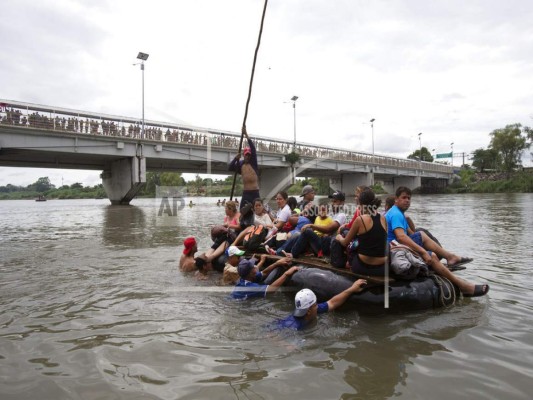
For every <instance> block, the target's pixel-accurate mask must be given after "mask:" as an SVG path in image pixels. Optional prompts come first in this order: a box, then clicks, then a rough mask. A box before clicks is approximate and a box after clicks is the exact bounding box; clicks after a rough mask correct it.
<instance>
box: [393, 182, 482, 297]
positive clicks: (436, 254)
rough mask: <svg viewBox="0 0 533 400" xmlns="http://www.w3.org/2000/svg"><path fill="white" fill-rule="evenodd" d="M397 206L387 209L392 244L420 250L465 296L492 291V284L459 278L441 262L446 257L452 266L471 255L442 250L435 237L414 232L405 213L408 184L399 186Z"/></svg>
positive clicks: (426, 260) (438, 271) (435, 268)
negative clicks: (393, 242) (395, 242)
mask: <svg viewBox="0 0 533 400" xmlns="http://www.w3.org/2000/svg"><path fill="white" fill-rule="evenodd" d="M395 194H396V201H395V205H394V206H393V207H392V208H391V209H390V210H389V211H388V212H387V215H386V220H387V228H388V231H387V233H388V235H387V240H388V242H389V243H390V242H391V241H393V240H396V241H397V242H399V243H400V244H403V245H405V246H407V247H409V248H411V249H412V250H414V251H415V252H416V253H418V254H419V255H420V256H421V257H422V259H423V260H424V262H425V263H426V264H427V265H428V266H430V267H431V269H433V271H434V272H435V273H436V274H438V275H441V276H444V277H445V278H448V279H449V280H450V281H451V282H452V283H453V284H454V285H455V286H457V287H458V288H459V289H460V290H461V292H462V293H463V296H465V297H477V296H484V295H486V294H487V293H488V291H489V285H487V284H483V285H474V284H473V283H469V282H467V281H465V280H463V279H460V278H458V277H457V276H456V275H455V274H453V273H452V272H451V271H450V270H449V269H448V268H446V267H445V266H444V265H443V264H442V263H441V262H440V258H445V259H446V260H447V262H448V266H449V267H454V266H458V265H460V264H466V263H469V262H471V261H472V260H473V259H472V258H466V257H459V256H457V255H456V254H453V253H451V252H450V251H448V250H445V249H443V248H442V247H441V246H439V245H438V244H437V243H435V242H434V241H433V240H431V239H430V238H429V237H428V236H427V235H426V234H425V233H424V232H412V231H411V230H410V228H409V226H408V224H407V220H406V218H405V215H404V213H405V212H406V211H407V210H408V209H409V207H410V205H411V189H409V188H408V187H405V186H400V187H399V188H398V189H396V193H395Z"/></svg>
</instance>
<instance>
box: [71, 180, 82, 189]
mask: <svg viewBox="0 0 533 400" xmlns="http://www.w3.org/2000/svg"><path fill="white" fill-rule="evenodd" d="M70 188H71V189H83V185H82V184H81V183H79V182H76V183H73V184H72V185H70Z"/></svg>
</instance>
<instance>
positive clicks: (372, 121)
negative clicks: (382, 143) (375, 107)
mask: <svg viewBox="0 0 533 400" xmlns="http://www.w3.org/2000/svg"><path fill="white" fill-rule="evenodd" d="M375 120H376V119H375V118H372V119H371V120H370V126H371V127H372V155H374V121H375Z"/></svg>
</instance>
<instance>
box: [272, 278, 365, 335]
mask: <svg viewBox="0 0 533 400" xmlns="http://www.w3.org/2000/svg"><path fill="white" fill-rule="evenodd" d="M365 286H366V280H364V279H358V280H356V281H355V282H354V283H353V285H352V286H350V287H349V288H348V289H346V290H344V291H342V292H341V293H339V294H337V295H335V296H333V297H332V298H331V299H329V300H328V301H325V302H323V303H317V299H316V295H315V294H314V293H313V291H312V290H310V289H302V290H300V291H299V292H298V293H296V296H294V306H295V309H294V312H293V314H292V315H290V316H288V317H287V318H285V319H282V320H280V321H278V323H277V324H276V325H277V327H278V328H289V329H296V330H302V329H304V328H307V327H309V326H310V325H311V324H312V323H314V322H315V321H316V320H317V315H318V314H324V313H327V312H330V311H333V310H335V309H337V308H339V307H340V306H342V305H343V304H344V303H345V302H346V300H348V299H349V298H350V296H351V295H352V294H354V293H359V292H361V291H362V290H363V288H364V287H365Z"/></svg>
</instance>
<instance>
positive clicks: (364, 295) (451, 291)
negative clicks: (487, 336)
mask: <svg viewBox="0 0 533 400" xmlns="http://www.w3.org/2000/svg"><path fill="white" fill-rule="evenodd" d="M291 282H292V284H293V285H295V286H296V287H297V288H298V289H303V288H307V289H311V290H312V291H313V292H314V293H315V294H316V296H317V299H318V301H327V300H329V299H330V298H332V297H333V296H335V295H336V294H338V293H340V292H342V291H344V290H345V289H347V288H349V287H350V286H351V285H352V283H353V280H351V279H349V278H347V277H345V276H341V275H338V274H336V273H334V272H332V271H328V270H321V269H318V268H302V269H301V270H300V271H298V272H297V273H295V274H294V275H293V276H292V279H291ZM388 292H389V308H385V285H382V284H374V283H369V284H368V286H367V288H365V289H364V290H363V291H362V292H360V293H356V294H353V295H352V296H350V298H349V299H348V300H347V301H346V304H347V305H349V306H351V307H353V308H356V309H357V310H358V311H361V312H363V313H371V314H376V313H388V312H408V311H417V310H425V309H432V308H440V307H447V306H450V305H453V304H454V302H455V300H456V298H457V297H458V296H459V295H460V293H459V289H458V288H456V287H455V286H454V285H452V284H451V283H450V282H449V281H447V280H442V279H441V278H440V277H428V278H417V279H415V280H411V281H401V280H395V281H394V282H390V283H389V289H388Z"/></svg>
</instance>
